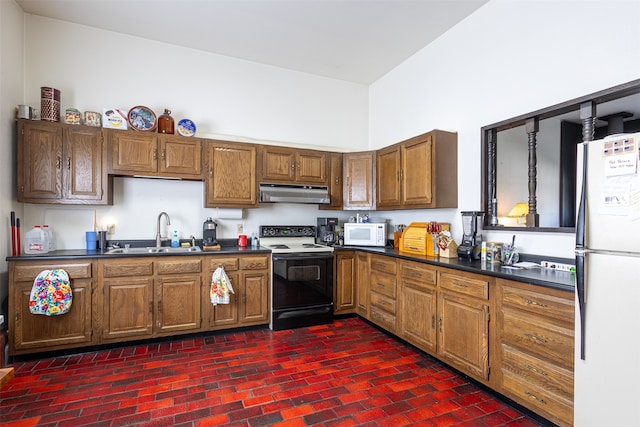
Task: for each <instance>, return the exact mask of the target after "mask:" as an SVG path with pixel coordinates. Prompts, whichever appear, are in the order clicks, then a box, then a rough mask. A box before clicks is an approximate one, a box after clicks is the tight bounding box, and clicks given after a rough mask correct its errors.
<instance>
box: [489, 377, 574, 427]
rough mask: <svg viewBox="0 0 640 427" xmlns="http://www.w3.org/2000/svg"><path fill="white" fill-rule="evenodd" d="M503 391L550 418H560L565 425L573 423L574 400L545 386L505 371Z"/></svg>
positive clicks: (554, 419) (553, 419)
mask: <svg viewBox="0 0 640 427" xmlns="http://www.w3.org/2000/svg"><path fill="white" fill-rule="evenodd" d="M502 387H503V391H505V392H507V395H508V396H509V395H513V397H515V398H516V401H518V402H520V403H522V404H523V405H525V406H527V407H529V408H532V409H533V410H534V411H535V412H538V410H539V411H540V414H541V415H543V416H546V417H547V418H550V419H551V420H552V421H556V420H560V421H562V424H564V425H573V402H572V401H571V400H568V399H565V398H563V397H561V396H558V395H556V394H553V393H552V392H550V391H549V390H545V389H544V388H543V387H539V386H538V385H536V384H533V383H527V382H523V381H522V379H521V378H520V377H518V376H516V375H514V374H512V373H511V372H509V371H503V379H502Z"/></svg>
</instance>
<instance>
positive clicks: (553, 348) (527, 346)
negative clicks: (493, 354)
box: [502, 307, 573, 369]
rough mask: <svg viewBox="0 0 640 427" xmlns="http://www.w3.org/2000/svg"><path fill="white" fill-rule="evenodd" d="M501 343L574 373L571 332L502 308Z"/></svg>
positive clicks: (543, 320) (507, 308)
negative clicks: (571, 370) (554, 363)
mask: <svg viewBox="0 0 640 427" xmlns="http://www.w3.org/2000/svg"><path fill="white" fill-rule="evenodd" d="M502 342H503V343H505V344H508V345H512V346H515V347H518V348H521V349H524V350H526V351H527V352H530V353H533V354H536V355H538V356H541V357H544V358H547V359H549V360H553V361H556V362H558V363H561V364H562V366H564V367H566V368H570V369H573V329H569V328H565V327H563V326H561V325H559V324H554V323H552V322H549V321H546V320H545V319H543V318H539V317H535V316H531V315H530V314H529V313H526V312H522V311H517V310H513V309H512V308H509V307H504V308H503V322H502Z"/></svg>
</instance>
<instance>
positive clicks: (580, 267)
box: [575, 248, 587, 360]
mask: <svg viewBox="0 0 640 427" xmlns="http://www.w3.org/2000/svg"><path fill="white" fill-rule="evenodd" d="M584 255H585V251H584V249H578V248H576V273H575V274H576V293H577V295H578V306H579V307H578V308H579V310H580V359H582V360H585V355H584V353H585V352H584V350H585V345H584V337H585V335H586V334H585V324H586V322H585V313H586V311H587V310H586V305H587V300H586V298H585V291H586V289H585V282H584Z"/></svg>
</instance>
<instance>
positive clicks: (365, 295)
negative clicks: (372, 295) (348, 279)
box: [356, 252, 370, 319]
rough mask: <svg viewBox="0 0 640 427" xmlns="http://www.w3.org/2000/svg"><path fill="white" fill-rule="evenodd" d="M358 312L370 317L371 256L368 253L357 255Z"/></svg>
mask: <svg viewBox="0 0 640 427" xmlns="http://www.w3.org/2000/svg"><path fill="white" fill-rule="evenodd" d="M356 259H357V262H356V268H357V271H356V303H357V304H356V312H357V313H358V314H359V315H360V316H362V317H364V318H366V319H368V318H369V281H370V278H369V256H368V255H367V254H366V253H360V252H359V253H358V254H357V255H356Z"/></svg>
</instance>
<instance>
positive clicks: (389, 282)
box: [370, 271, 397, 303]
mask: <svg viewBox="0 0 640 427" xmlns="http://www.w3.org/2000/svg"><path fill="white" fill-rule="evenodd" d="M396 283H397V282H396V277H395V276H394V275H389V274H384V273H382V274H381V273H379V272H376V271H372V272H371V285H370V286H371V290H372V291H375V292H376V293H379V294H382V295H386V296H388V297H389V298H393V299H395V298H396ZM372 303H373V301H372Z"/></svg>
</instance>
